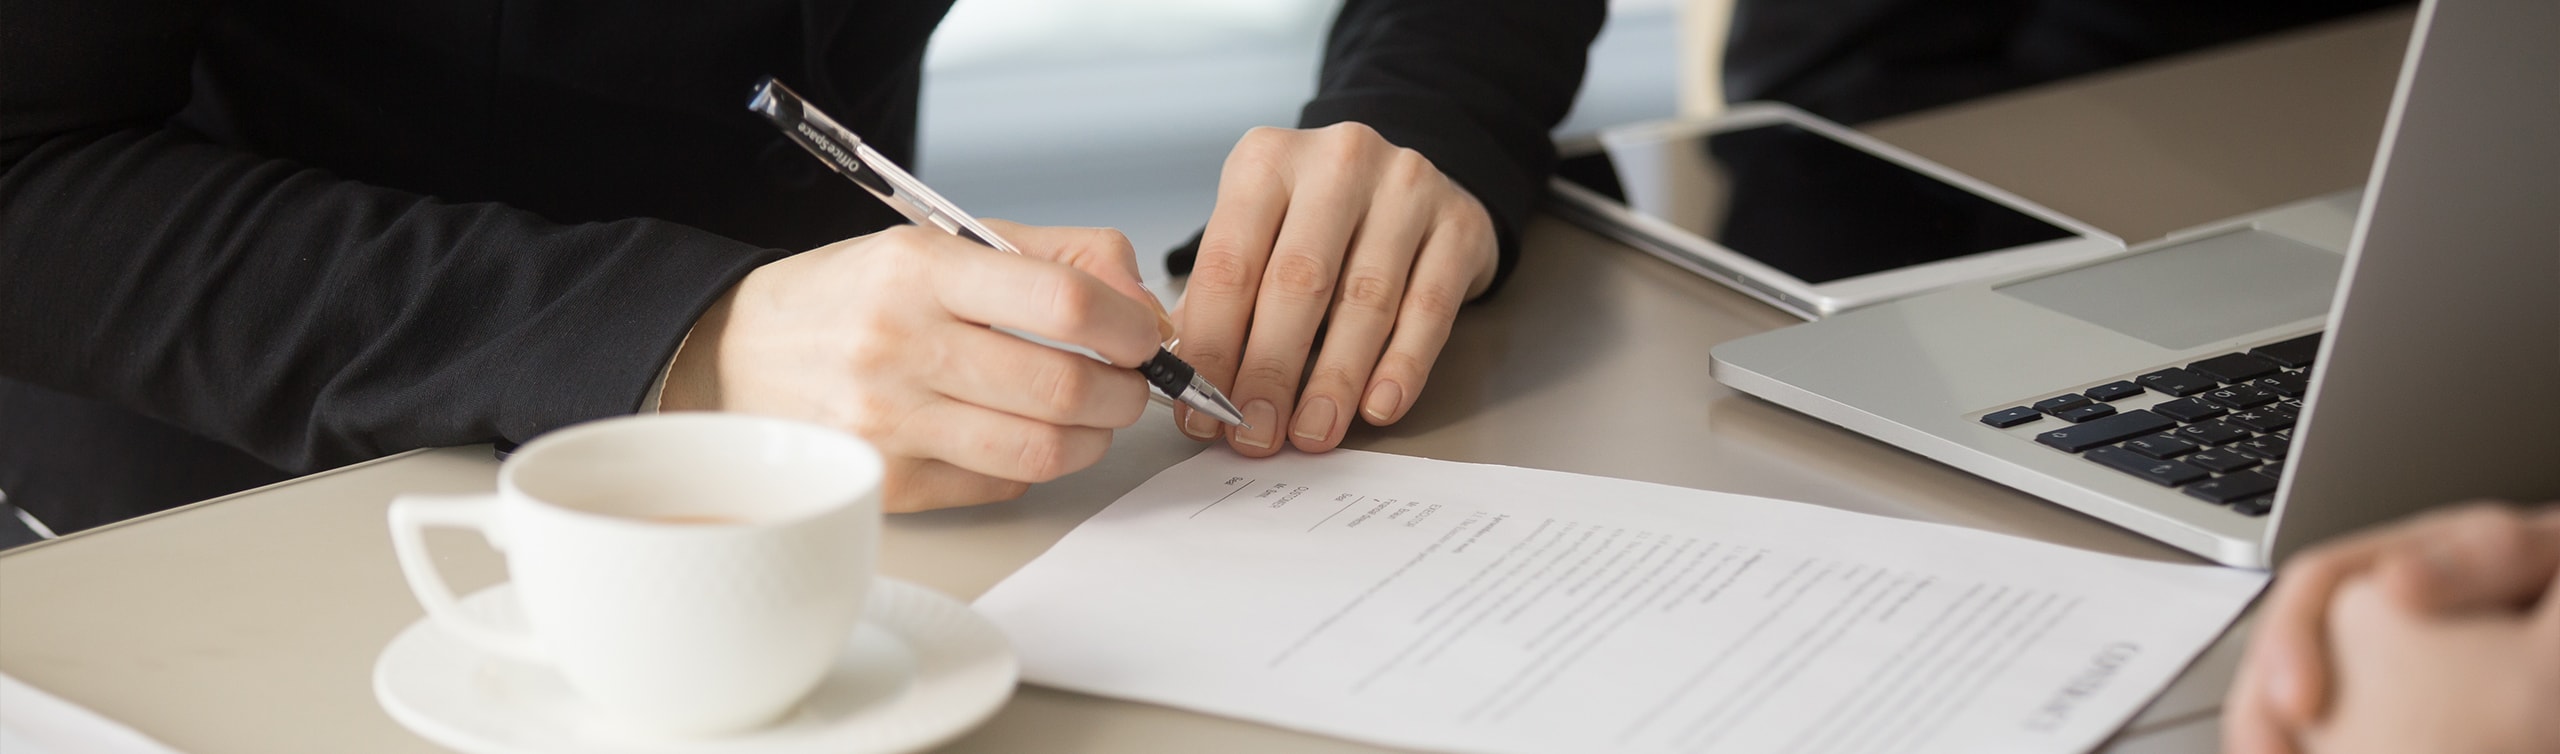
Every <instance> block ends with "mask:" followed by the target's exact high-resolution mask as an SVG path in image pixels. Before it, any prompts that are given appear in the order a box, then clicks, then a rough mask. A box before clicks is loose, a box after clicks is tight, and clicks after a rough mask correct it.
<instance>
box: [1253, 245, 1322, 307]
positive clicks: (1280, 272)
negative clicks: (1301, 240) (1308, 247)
mask: <svg viewBox="0 0 2560 754" xmlns="http://www.w3.org/2000/svg"><path fill="white" fill-rule="evenodd" d="M1263 276H1264V277H1265V278H1266V279H1267V280H1268V281H1269V282H1270V284H1271V287H1272V288H1273V289H1274V290H1277V291H1279V292H1281V293H1283V294H1286V295H1288V296H1290V297H1291V298H1295V299H1299V300H1312V299H1321V298H1330V297H1332V295H1333V271H1332V270H1330V269H1326V265H1325V263H1324V262H1323V261H1322V260H1321V259H1319V258H1318V257H1317V256H1316V255H1315V254H1312V253H1305V252H1296V251H1291V252H1282V253H1280V254H1277V255H1274V256H1273V257H1272V259H1271V269H1270V270H1269V271H1268V272H1265V273H1264V275H1263Z"/></svg>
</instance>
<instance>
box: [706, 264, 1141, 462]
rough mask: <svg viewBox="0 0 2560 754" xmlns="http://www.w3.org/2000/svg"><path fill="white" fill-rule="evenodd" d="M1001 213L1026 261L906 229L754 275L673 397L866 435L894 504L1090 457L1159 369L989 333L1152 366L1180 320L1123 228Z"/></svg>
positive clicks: (724, 301) (729, 303)
mask: <svg viewBox="0 0 2560 754" xmlns="http://www.w3.org/2000/svg"><path fill="white" fill-rule="evenodd" d="M988 224H989V225H990V226H991V227H993V228H994V229H995V230H996V232H997V233H998V234H1000V235H1003V236H1004V237H1005V238H1007V239H1009V240H1011V241H1013V242H1014V244H1015V245H1017V246H1020V247H1021V248H1022V249H1023V251H1024V253H1025V256H1015V255H1012V254H1006V253H1004V252H1001V251H996V250H994V249H989V248H986V247H983V246H979V245H977V244H974V243H971V242H968V241H964V240H961V239H959V238H956V237H953V236H951V235H948V234H945V233H941V232H938V231H933V230H927V229H923V228H918V227H914V226H900V227H897V228H892V229H889V230H884V231H881V232H879V233H874V234H871V235H868V236H863V237H860V238H854V239H850V240H846V241H842V242H839V243H835V244H831V245H828V246H825V247H822V248H819V249H816V250H813V251H810V252H807V253H803V254H798V255H795V256H792V257H789V258H786V259H783V260H781V261H777V262H774V263H772V264H768V265H765V266H763V267H760V268H757V269H756V270H755V271H754V272H751V273H748V274H747V276H746V278H745V279H743V280H741V281H739V283H738V284H737V285H736V286H735V287H733V288H731V289H730V291H729V292H728V294H727V295H725V296H724V297H722V298H721V299H720V301H719V302H718V303H717V304H715V305H713V306H712V307H711V309H710V310H709V311H707V312H705V313H704V314H703V316H702V318H701V319H700V320H699V321H697V322H696V323H695V325H694V328H693V333H692V335H691V336H689V337H688V339H687V340H686V342H685V345H684V347H683V348H682V349H680V351H679V352H678V354H677V356H676V359H675V363H674V365H673V366H672V367H671V369H670V371H669V373H668V375H667V384H666V390H665V392H664V393H663V394H662V398H661V400H660V407H661V408H662V409H664V410H670V411H675V410H685V409H712V410H727V411H743V412H748V413H758V414H769V415H774V416H784V417H791V418H797V419H803V420H807V421H814V422H817V423H821V424H826V425H830V426H834V427H839V428H842V429H845V430H848V431H851V432H853V433H854V434H857V435H860V436H862V437H863V438H864V439H866V440H869V441H871V443H872V444H873V445H875V446H877V447H878V448H879V449H880V452H881V454H882V455H883V456H885V457H886V458H887V460H888V477H887V480H886V481H885V483H884V486H883V489H882V500H883V503H884V504H885V506H886V508H887V509H888V510H891V511H914V510H925V509H930V508H941V507H949V506H957V505H971V504H976V503H984V502H990V501H995V500H1005V499H1010V498H1013V497H1017V496H1019V495H1021V494H1022V492H1023V490H1024V489H1025V488H1026V487H1027V486H1028V485H1029V484H1030V483H1033V482H1042V481H1048V480H1050V479H1055V478H1057V477H1059V476H1062V475H1065V474H1067V473H1069V472H1073V471H1076V470H1078V469H1082V468H1084V467H1086V466H1090V465H1092V464H1093V462H1094V461H1096V460H1099V459H1100V458H1101V457H1102V453H1103V451H1104V450H1105V449H1107V448H1109V447H1110V444H1111V430H1113V429H1117V428H1121V427H1127V426H1129V425H1130V424H1132V423H1135V422H1136V421H1137V420H1138V417H1139V416H1140V415H1141V414H1142V413H1144V411H1145V410H1146V405H1147V385H1146V382H1145V380H1144V379H1142V378H1140V377H1139V376H1138V373H1137V372H1136V371H1133V370H1131V369H1128V368H1124V367H1114V366H1111V365H1107V364H1103V363H1101V362H1097V361H1094V360H1092V359H1089V358H1086V357H1083V356H1079V355H1076V354H1072V353H1067V352H1065V351H1060V350H1057V349H1053V348H1049V347H1046V346H1041V345H1037V344H1034V343H1031V342H1030V341H1026V340H1023V339H1020V338H1016V337H1013V336H1011V335H1006V334H1003V333H1000V332H996V331H995V330H993V329H990V328H991V327H993V326H1004V327H1011V328H1014V329H1017V330H1021V331H1023V332H1027V333H1031V334H1034V335H1038V336H1041V337H1044V338H1049V339H1051V340H1056V341H1061V342H1066V343H1074V344H1077V345H1082V346H1085V347H1087V348H1091V349H1093V350H1094V351H1095V352H1098V353H1100V354H1102V355H1103V357H1104V358H1108V359H1111V360H1112V361H1113V363H1116V364H1139V363H1143V362H1144V361H1145V360H1146V359H1148V358H1151V357H1153V356H1154V355H1155V351H1156V345H1157V342H1158V340H1159V339H1160V338H1162V337H1163V336H1164V334H1165V333H1166V332H1167V331H1169V329H1170V322H1169V321H1168V320H1167V319H1166V316H1165V314H1164V313H1163V310H1162V308H1160V307H1159V306H1158V305H1157V304H1156V302H1155V298H1154V297H1153V296H1152V295H1150V294H1149V293H1147V291H1146V289H1145V288H1144V287H1143V286H1141V285H1140V284H1139V282H1138V274H1137V262H1136V258H1135V255H1134V254H1133V253H1132V252H1131V249H1130V247H1129V241H1128V239H1127V238H1126V237H1123V236H1121V235H1120V233H1119V232H1117V231H1112V230H1100V229H1083V228H1035V227H1029V226H1023V225H1016V224H1013V223H1004V222H1000V221H990V222H989V223H988Z"/></svg>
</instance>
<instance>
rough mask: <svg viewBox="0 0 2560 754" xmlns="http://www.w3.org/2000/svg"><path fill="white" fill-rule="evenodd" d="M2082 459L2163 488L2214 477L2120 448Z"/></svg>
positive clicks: (2201, 470) (2083, 456)
mask: <svg viewBox="0 0 2560 754" xmlns="http://www.w3.org/2000/svg"><path fill="white" fill-rule="evenodd" d="M2080 457H2082V458H2086V459H2089V460H2092V461H2096V462H2098V463H2101V464H2105V465H2106V467H2107V468H2111V469H2115V470H2117V471H2121V472H2124V473H2127V474H2132V475H2134V476H2138V477H2142V478H2143V479H2146V480H2149V481H2150V482H2151V483H2152V484H2157V485H2160V486H2162V487H2176V486H2178V485H2181V484H2186V483H2188V482H2192V481H2195V480H2198V479H2203V478H2205V477H2209V476H2213V474H2211V473H2208V472H2206V471H2205V470H2204V469H2199V468H2196V467H2194V466H2189V465H2187V464H2185V463H2183V462H2179V461H2172V460H2169V459H2165V458H2149V457H2145V456H2144V455H2142V454H2140V453H2136V452H2133V451H2130V450H2126V449H2123V448H2118V447H2112V446H2110V447H2104V448H2099V449H2097V450H2092V451H2089V452H2087V453H2084V454H2081V456H2080Z"/></svg>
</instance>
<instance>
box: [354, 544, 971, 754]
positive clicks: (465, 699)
mask: <svg viewBox="0 0 2560 754" xmlns="http://www.w3.org/2000/svg"><path fill="white" fill-rule="evenodd" d="M462 609H463V610H464V611H466V612H471V613H476V614H478V615H479V616H481V617H485V618H488V619H489V620H490V621H492V622H494V623H496V624H498V625H499V626H502V627H519V626H522V625H523V624H524V618H523V613H522V611H521V608H520V607H519V606H518V605H517V604H516V600H515V590H514V589H513V588H512V587H510V586H509V585H506V584H499V585H497V586H493V587H490V588H488V589H484V590H481V591H480V592H478V593H475V594H473V595H471V596H469V597H466V598H464V599H463V600H462ZM845 641H846V643H845V649H844V652H843V653H842V656H840V657H839V658H837V660H836V665H835V668H834V670H832V671H830V672H829V673H828V674H827V677H826V679H825V680H822V681H820V682H819V683H818V688H817V690H815V691H812V692H810V694H809V698H807V699H803V700H801V702H800V708H799V709H798V710H795V711H793V712H792V713H790V714H789V716H787V717H785V718H783V719H782V720H781V721H780V722H777V723H774V724H773V725H771V726H767V727H765V728H763V729H760V730H755V731H750V732H747V733H741V734H736V735H731V736H724V737H719V738H702V739H646V738H636V737H634V735H633V734H631V733H627V732H624V731H622V730H620V729H619V728H618V727H616V726H614V725H612V724H611V723H609V722H608V721H607V720H606V719H605V718H604V717H603V716H602V713H601V712H598V711H595V710H593V709H590V708H588V707H586V706H585V702H583V701H581V700H579V699H578V698H577V697H576V696H575V695H574V694H572V693H571V692H570V690H569V685H568V682H567V681H565V680H563V679H561V677H560V675H559V673H557V672H555V671H553V670H551V669H550V668H546V667H541V666H535V665H527V664H524V663H519V662H515V661H513V660H507V659H502V658H497V657H491V656H488V655H484V654H482V653H481V652H480V651H479V650H477V649H474V648H472V647H471V646H469V645H466V644H463V643H462V642H461V641H458V640H455V639H453V638H451V637H449V636H446V635H445V633H444V631H443V630H442V629H439V628H436V627H435V626H434V625H433V624H431V623H429V622H428V621H426V620H425V619H420V620H419V621H418V622H417V623H413V624H410V626H409V627H408V628H407V629H405V630H403V631H401V632H400V635H399V636H397V637H394V638H393V639H392V640H391V644H390V645H389V646H386V647H383V649H382V657H381V658H380V659H378V660H376V661H375V662H374V664H373V695H374V698H376V699H379V700H381V702H382V708H383V710H385V711H387V712H390V713H391V717H392V719H394V720H398V721H400V724H401V725H405V726H408V727H409V730H412V731H416V732H417V733H418V735H421V736H425V737H427V738H428V739H430V740H433V741H435V742H436V743H440V744H444V745H445V746H449V747H453V748H455V749H460V750H463V751H467V752H473V753H474V754H591V753H592V754H606V753H608V752H609V753H611V754H632V753H637V752H648V753H651V754H714V753H716V754H749V753H753V754H801V753H802V752H827V753H828V754H855V753H858V752H882V753H886V752H908V751H916V750H919V749H925V748H930V747H933V746H937V745H940V744H942V743H944V742H947V741H949V740H951V739H952V738H954V737H957V736H959V735H960V734H961V733H962V732H965V731H967V730H969V729H970V728H973V727H976V726H977V724H978V723H980V722H982V721H984V720H986V718H987V716H988V715H990V714H993V713H994V712H995V710H996V708H997V707H999V706H1002V705H1003V704H1004V701H1005V699H1007V698H1008V697H1011V696H1012V695H1013V687H1014V681H1015V678H1016V673H1017V672H1018V670H1019V668H1018V666H1017V664H1016V662H1015V660H1014V656H1013V648H1012V646H1011V645H1009V644H1007V643H1006V642H1005V639H1004V634H1003V633H1002V632H1000V631H998V630H997V629H996V627H995V625H994V624H992V623H989V622H987V620H986V618H984V617H981V616H979V615H978V614H977V613H975V612H972V611H970V610H969V608H968V606H967V605H963V604H961V603H959V602H956V601H953V600H952V599H951V598H949V597H944V596H942V595H941V594H939V593H936V592H934V591H933V590H930V589H926V588H924V587H920V586H916V585H914V584H909V583H906V582H903V581H897V580H893V579H886V578H883V579H879V580H877V581H875V582H873V583H872V586H871V597H870V600H869V603H868V604H867V605H866V606H865V608H864V611H863V615H862V624H861V625H860V626H858V627H856V628H855V629H854V632H853V634H852V635H851V636H848V637H846V640H845Z"/></svg>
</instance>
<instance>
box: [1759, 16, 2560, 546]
mask: <svg viewBox="0 0 2560 754" xmlns="http://www.w3.org/2000/svg"><path fill="white" fill-rule="evenodd" d="M2554 37H2560V3H2554V2H2550V1H2549V0H2427V2H2425V3H2423V4H2422V5H2421V6H2420V8H2419V15H2418V22H2417V27H2416V31H2415V32H2414V33H2413V35H2412V39H2411V41H2410V44H2409V50H2408V53H2407V57H2406V59H2405V61H2404V63H2403V65H2402V68H2401V73H2400V80H2399V84H2398V88H2397V91H2396V93H2395V94H2394V96H2393V99H2392V103H2391V109H2390V115H2389V119H2388V120H2387V121H2386V123H2385V126H2384V129H2383V139H2382V145H2381V148H2380V151H2379V153H2378V154H2377V156H2376V158H2375V159H2374V166H2373V173H2372V176H2371V179H2370V181H2369V182H2368V184H2367V186H2366V187H2365V188H2364V189H2363V190H2361V191H2357V192H2350V193H2348V194H2345V195H2340V196H2332V197H2324V198H2322V199H2317V200H2313V201H2310V202H2305V203H2302V204H2297V205H2292V206H2287V207H2282V208H2278V209H2275V210H2271V211H2269V212H2267V213H2265V214H2262V215H2258V216H2255V217H2250V218H2244V219H2243V220H2240V221H2235V222H2232V223H2227V224H2224V225H2222V226H2220V227H2215V228H2208V229H2203V230H2201V231H2199V232H2193V233H2186V234H2181V235H2179V236H2175V237H2172V238H2169V239H2165V240H2163V241H2160V242H2157V243H2153V244H2148V245H2147V247H2146V248H2137V249H2135V250H2133V251H2130V252H2128V253H2126V254H2124V255H2121V256H2116V257H2111V258H2109V259H2106V260H2100V261H2096V262H2092V263H2087V264H2082V265H2078V266H2075V267H2072V268H2069V269H2065V270H2062V271H2058V272H2055V271H2048V272H2040V273H2035V274H2033V275H2031V276H2028V277H2024V278H2016V279H2010V280H2005V281H1999V282H1991V283H1977V284H1972V285H1967V286H1961V287H1956V288H1951V289H1945V290H1941V291H1937V292H1932V293H1927V294H1922V295H1919V296H1915V297H1911V298H1906V299H1902V300H1899V301H1894V302H1889V303H1886V304H1882V305H1878V306H1875V307H1871V308H1867V309H1861V310H1857V311H1852V312H1848V313H1846V314H1842V315H1839V316H1837V317H1834V318H1832V319H1828V320H1824V321H1821V322H1815V323H1810V324H1805V325H1799V326H1795V327H1790V328H1785V329H1781V330H1777V331H1773V332H1769V333H1763V334H1760V335H1756V336H1753V337H1749V338H1743V339H1739V340H1735V341H1731V342H1727V343H1724V344H1721V345H1719V346H1717V347H1716V348H1715V349H1714V351H1713V356H1712V359H1713V360H1712V362H1711V368H1712V374H1713V375H1714V376H1715V378H1716V379H1717V380H1719V381H1721V382H1723V383H1725V384H1726V385H1729V386H1732V387H1733V388H1735V389H1737V390H1741V391H1743V392H1746V393H1749V394H1752V395H1755V396H1758V397H1760V398H1763V399H1766V400H1769V401H1772V402H1775V403H1778V404H1780V405H1784V406H1787V407H1789V408H1793V409H1796V410H1798V411H1802V412H1804V413H1806V414H1810V415H1812V416H1814V417H1818V418H1821V419H1824V420H1826V421H1830V422H1833V423H1836V424H1839V425H1841V426H1843V427H1847V428H1849V429H1852V430H1855V431H1858V432H1861V433H1864V434H1866V435H1868V436H1871V437H1874V438H1876V439H1878V440H1882V441H1884V442H1887V443H1891V444H1894V445H1897V446H1900V447H1902V448H1904V449H1907V450H1910V451H1912V452H1915V453H1919V454H1921V455H1923V456H1927V457H1929V458H1932V459H1935V460H1938V461H1940V462H1944V463H1947V464H1949V465H1953V466H1955V467H1958V468H1961V469H1964V470H1966V471H1969V472H1972V473H1974V474H1978V475H1981V476H1983V477H1986V478H1989V479H1991V480H1993V481H1997V482H2000V483H2002V484H2006V485H2008V486H2011V487H2015V488H2017V489H2019V490H2023V491H2026V492H2028V493H2031V494H2034V495H2037V496H2039V497H2042V498H2045V499H2047V500H2051V501H2053V502H2055V503H2059V504H2062V505H2064V506H2068V507H2070V508H2073V509H2076V510H2079V511H2081V512H2083V513H2086V514H2088V515H2091V516H2094V517H2097V518H2099V519H2102V520H2105V521H2108V522H2110V523H2113V524H2116V525H2118V526H2122V527H2125V528H2127V529H2131V530H2133V531H2135V532H2138V533H2141V534H2143V535H2146V536H2150V537H2152V538H2155V539H2158V540H2160V541H2162V542H2166V543H2168V544H2171V545H2174V546H2177V547H2179V548H2182V549H2185V550H2188V551H2191V552H2194V553H2196V554H2198V555H2201V556H2204V557H2205V558H2208V559H2211V560H2215V561H2219V562H2222V563H2227V564H2230V565H2235V566H2244V567H2268V566H2271V565H2272V564H2274V563H2276V562H2278V561H2279V560H2281V559H2282V558H2283V557H2284V556H2285V555H2287V554H2289V553H2291V552H2293V551H2295V550H2298V549H2300V548H2302V547H2304V546H2306V545H2309V544H2313V543H2317V542H2319V541H2321V540H2324V539H2327V538H2329V537H2332V536H2336V535H2339V534H2342V533H2345V532H2348V531H2352V530H2355V529H2358V528H2362V527H2365V526H2369V525H2372V524H2376V523H2380V522H2383V521H2387V520H2391V519H2395V518H2399V517H2402V516H2405V515H2408V514H2410V513H2414V512H2416V511H2419V510H2421V509H2424V508H2427V507H2431V506H2435V505H2440V504H2444V503H2449V502H2456V501H2461V500H2467V499H2475V498H2503V499H2508V500H2516V501H2521V502H2534V501H2543V500H2554V499H2560V45H2555V44H2552V43H2551V40H2552V39H2553V38H2554Z"/></svg>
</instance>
